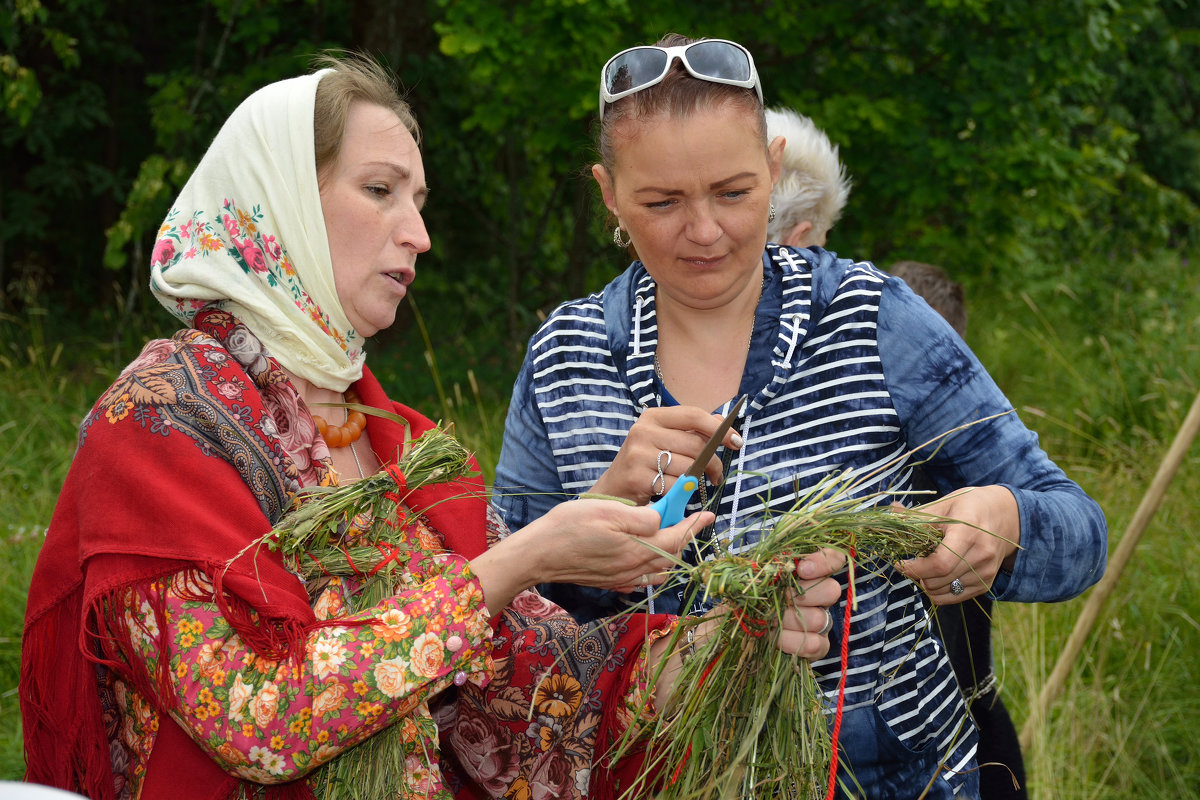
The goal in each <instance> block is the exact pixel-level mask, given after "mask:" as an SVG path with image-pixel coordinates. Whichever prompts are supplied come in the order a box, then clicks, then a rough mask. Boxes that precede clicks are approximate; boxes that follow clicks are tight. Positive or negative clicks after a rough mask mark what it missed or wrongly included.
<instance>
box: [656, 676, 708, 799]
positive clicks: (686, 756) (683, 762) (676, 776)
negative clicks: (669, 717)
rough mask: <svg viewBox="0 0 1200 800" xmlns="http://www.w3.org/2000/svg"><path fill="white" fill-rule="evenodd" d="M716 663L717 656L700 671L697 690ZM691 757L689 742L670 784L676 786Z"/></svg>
mask: <svg viewBox="0 0 1200 800" xmlns="http://www.w3.org/2000/svg"><path fill="white" fill-rule="evenodd" d="M716 665H717V659H716V658H713V660H712V661H710V662H708V666H707V667H705V668H704V672H702V673H700V680H698V681H696V690H697V691H699V689H700V687H701V686H703V685H704V682H705V681H706V680H708V676H709V673H711V672H712V670H713V667H715V666H716ZM691 757H692V745H691V743H690V742H689V743H688V746H687V750H684V751H683V759H682V760H681V761H680V762H679V766H677V767H675V771H674V772H672V773H671V782H670V783H668V784H667V785H668V786H674V785H675V784H676V782H677V781H678V780H679V773H681V772H683V768H684V767H685V766H687V762H688V759H689V758H691Z"/></svg>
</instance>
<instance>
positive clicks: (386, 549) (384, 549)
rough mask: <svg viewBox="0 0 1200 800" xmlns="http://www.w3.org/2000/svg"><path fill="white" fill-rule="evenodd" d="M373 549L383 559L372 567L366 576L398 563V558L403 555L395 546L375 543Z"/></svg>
mask: <svg viewBox="0 0 1200 800" xmlns="http://www.w3.org/2000/svg"><path fill="white" fill-rule="evenodd" d="M375 549H376V550H378V551H379V552H380V554H381V555H383V556H384V558H383V559H382V560H381V561H380V562H379V563H378V564H376V565H375V566H374V567H372V569H371V571H370V572H369V573H367V574H368V575H374V574H375V573H376V572H379V570H381V569H383V568H384V567H386V566H387V565H388V564H399V563H400V558H401V557H402V555H403V554H402V553H401V552H400V548H398V547H396V546H395V545H393V544H385V543H383V542H376V543H375Z"/></svg>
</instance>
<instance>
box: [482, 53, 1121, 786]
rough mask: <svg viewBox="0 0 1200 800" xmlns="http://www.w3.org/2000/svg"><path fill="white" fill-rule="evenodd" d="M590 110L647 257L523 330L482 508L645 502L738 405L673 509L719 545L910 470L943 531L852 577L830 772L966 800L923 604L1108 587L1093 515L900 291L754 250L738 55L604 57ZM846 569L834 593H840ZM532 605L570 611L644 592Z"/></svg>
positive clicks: (993, 391) (669, 603)
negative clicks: (927, 543) (685, 501)
mask: <svg viewBox="0 0 1200 800" xmlns="http://www.w3.org/2000/svg"><path fill="white" fill-rule="evenodd" d="M600 95H601V102H600V118H601V123H600V142H599V151H600V159H601V163H599V164H596V165H595V166H594V167H593V169H592V173H593V175H594V177H595V179H596V182H597V183H598V185H599V187H600V191H601V194H602V195H603V199H604V204H605V206H607V208H608V210H609V212H610V213H611V214H612V215H613V216H614V217H615V218H616V219H617V221H618V222H617V226H616V229H615V230H614V240H615V241H616V243H617V244H618V245H619V246H622V247H623V246H626V245H627V244H628V243H630V242H631V243H632V245H633V247H634V248H635V249H636V252H637V254H638V257H639V259H640V260H638V261H635V262H633V264H631V265H630V266H629V267H628V269H626V271H625V272H624V273H622V274H621V275H620V276H619V277H617V278H616V279H615V280H614V281H612V282H611V283H610V284H609V285H608V286H606V287H605V288H604V289H603V291H601V292H598V293H596V294H594V295H591V296H589V297H586V298H583V299H580V300H576V301H572V302H568V303H565V304H563V305H562V306H560V307H559V308H558V309H556V310H555V311H554V312H553V313H552V314H551V315H550V317H549V318H548V319H547V320H546V322H545V323H544V324H543V325H542V326H541V328H540V329H539V330H538V331H537V333H536V334H534V336H533V337H532V338H531V340H530V343H529V349H528V352H527V354H526V358H525V363H524V365H523V366H522V369H521V372H520V374H519V376H518V378H517V380H516V383H515V386H514V390H513V397H512V401H511V405H510V408H509V414H508V419H507V423H506V430H505V436H504V446H503V450H502V453H501V457H500V463H499V466H498V469H497V476H496V496H495V498H494V502H495V503H496V504H497V505H498V507H499V508H500V509H501V512H502V513H503V514H504V516H505V518H506V520H507V521H508V522H509V524H510V525H514V526H519V525H521V524H525V523H527V522H529V521H531V520H534V519H537V518H538V517H539V516H540V515H542V514H544V513H546V512H548V511H549V510H551V509H552V508H554V507H556V503H559V502H561V501H562V500H563V499H564V498H569V497H573V496H575V495H578V494H580V493H583V492H587V491H594V492H599V493H605V494H610V495H616V496H620V497H624V498H627V499H629V500H632V501H634V502H637V503H639V504H640V503H646V502H648V501H650V500H652V499H654V497H656V496H657V494H658V493H660V492H662V491H664V490H665V489H666V488H669V487H670V485H671V484H672V482H673V480H674V479H675V478H677V477H678V476H679V475H680V474H681V473H683V471H684V470H685V469H687V468H688V467H689V466H690V465H691V461H692V459H693V458H695V456H696V454H697V453H698V452H699V451H700V449H701V447H702V445H703V444H704V442H705V440H706V439H707V438H708V437H709V436H710V435H711V434H712V432H713V431H714V430H715V429H716V426H717V423H718V421H719V417H718V416H716V414H724V413H725V412H726V411H727V410H728V409H729V408H730V407H731V404H732V402H733V401H734V400H735V399H736V398H738V397H740V396H742V395H746V396H748V397H749V402H748V403H747V404H746V405H745V408H744V411H743V412H742V414H741V416H740V419H739V420H738V422H737V424H736V425H735V426H734V428H733V429H731V430H730V431H729V432H728V433H727V434H726V436H725V438H724V445H725V446H724V449H723V451H718V453H717V455H716V456H714V457H713V458H712V459H711V460H710V461H709V463H708V464H707V465H706V470H705V477H706V481H703V482H702V485H701V491H700V492H698V493H697V496H696V498H695V502H694V504H693V505H692V508H698V507H699V504H700V503H707V504H708V507H710V508H712V510H713V511H715V512H716V514H717V520H716V523H715V525H714V526H713V527H712V528H711V529H710V530H708V531H705V532H704V533H703V534H700V535H698V537H697V540H696V541H697V543H702V542H703V541H705V540H708V539H709V538H711V539H712V540H714V541H718V542H721V543H723V544H724V545H726V546H727V547H729V548H730V549H731V550H733V551H735V552H736V551H737V550H738V548H739V546H740V544H739V543H741V542H744V541H746V540H752V539H753V537H754V536H755V530H756V526H759V525H762V524H769V522H766V521H765V520H767V519H769V515H770V513H773V512H775V513H777V512H782V511H785V510H787V509H788V508H789V507H790V506H791V505H792V504H793V502H794V501H795V498H796V493H797V492H798V491H799V492H803V491H804V490H806V489H810V488H811V487H813V486H814V484H816V483H817V482H818V481H819V480H821V479H822V478H825V477H826V476H828V475H830V474H835V473H836V474H851V475H855V476H858V477H860V478H862V479H863V481H862V483H861V484H860V485H859V486H858V488H857V490H856V491H857V492H859V493H861V494H862V495H864V496H866V495H871V496H873V497H874V498H875V499H874V500H873V501H877V502H881V503H882V502H888V501H889V500H892V499H894V500H899V501H904V502H906V503H908V504H911V503H913V502H915V501H914V500H913V499H912V498H910V497H909V496H908V495H906V491H907V490H908V489H910V487H911V481H912V476H913V469H914V466H915V465H916V464H917V463H921V464H922V465H923V469H924V471H925V474H926V475H927V476H928V477H929V478H930V479H931V480H932V481H933V482H934V484H935V485H936V487H937V489H938V491H939V492H941V493H943V494H946V495H948V497H947V498H946V499H945V500H944V501H942V502H940V503H939V504H938V505H937V506H934V507H933V508H932V509H931V511H932V512H933V513H937V514H940V515H943V516H945V517H946V518H948V519H953V520H958V521H959V522H955V523H953V524H946V525H944V543H943V545H942V546H940V547H939V548H938V549H937V551H936V552H935V553H934V554H932V555H930V556H928V557H925V558H920V559H913V560H909V561H906V562H903V563H901V564H898V565H886V564H879V565H875V567H877V568H872V569H861V568H860V569H857V570H856V571H855V572H854V581H855V591H854V595H855V599H856V605H855V608H854V611H853V614H852V615H851V622H850V637H849V650H848V665H847V668H846V671H845V679H846V680H845V689H844V701H845V713H844V718H843V721H842V728H841V735H840V740H839V746H840V749H841V752H842V753H843V754H844V755H843V760H842V761H841V765H842V766H843V767H844V768H845V769H844V771H842V772H841V774H840V775H839V779H840V784H841V786H842V787H843V790H844V791H845V792H846V793H847V794H849V795H852V796H854V797H860V796H861V797H867V798H917V797H918V796H921V797H929V798H948V797H954V796H957V797H971V796H974V795H975V794H977V791H978V786H977V778H976V775H975V769H974V767H975V761H974V759H973V753H974V749H975V737H974V733H973V730H972V728H971V725H970V722H969V720H968V717H967V713H966V709H965V706H964V703H963V700H962V697H961V696H960V694H959V691H958V688H957V686H956V684H955V681H954V675H953V673H952V671H951V668H950V665H949V663H948V661H947V659H946V657H945V654H944V653H943V652H942V649H941V647H940V645H939V644H938V643H937V642H936V641H935V640H934V639H933V638H932V637H931V636H930V633H929V625H928V618H927V616H926V612H925V611H924V609H923V606H922V603H921V599H920V597H919V595H918V592H919V591H921V590H922V589H923V590H924V591H925V592H926V593H927V594H928V595H929V597H930V598H931V599H932V601H933V602H934V603H935V604H947V603H960V602H963V601H966V600H970V599H972V598H974V597H977V596H980V595H982V594H984V593H985V592H990V593H991V594H992V595H993V596H995V597H997V598H999V599H1003V600H1020V601H1053V600H1061V599H1065V598H1068V597H1071V596H1073V595H1075V594H1077V593H1079V592H1081V591H1083V590H1084V589H1085V588H1087V587H1088V586H1089V585H1091V584H1092V583H1094V582H1095V581H1096V580H1098V579H1099V578H1100V576H1101V574H1102V572H1103V568H1104V559H1105V554H1106V524H1105V521H1104V517H1103V514H1102V513H1101V511H1100V509H1099V507H1098V506H1097V505H1096V503H1095V502H1094V501H1092V500H1091V499H1090V498H1089V497H1088V496H1087V495H1086V494H1085V493H1084V492H1083V491H1082V490H1081V489H1080V488H1079V486H1077V485H1076V484H1075V483H1073V482H1072V481H1071V480H1069V479H1068V478H1067V476H1066V475H1065V474H1063V472H1062V470H1060V469H1059V468H1058V467H1057V466H1055V465H1054V464H1053V463H1052V462H1051V461H1050V459H1049V458H1048V457H1047V456H1046V454H1045V453H1044V452H1042V451H1041V450H1040V449H1039V448H1038V445H1037V438H1036V436H1035V435H1034V434H1033V433H1031V432H1030V431H1029V430H1028V429H1026V428H1025V427H1024V426H1023V425H1022V423H1021V422H1020V420H1019V419H1018V418H1017V416H1016V414H1015V413H1012V408H1011V406H1010V405H1009V403H1008V402H1007V400H1006V399H1005V398H1004V396H1003V394H1002V393H1001V392H1000V390H999V389H998V388H997V387H996V385H995V384H994V382H993V381H992V380H991V379H990V377H989V376H988V375H987V373H986V371H985V370H984V369H983V367H982V366H981V365H980V364H979V362H978V361H977V360H976V359H975V357H974V356H973V355H972V354H971V352H970V351H969V350H968V349H967V348H966V346H965V345H964V343H963V342H962V340H961V339H960V338H959V337H958V336H957V335H955V334H954V332H953V331H952V330H951V329H950V327H949V326H948V325H947V324H946V323H945V321H944V320H942V319H941V318H940V317H939V316H938V315H937V314H936V313H935V312H933V311H932V310H931V309H929V307H928V306H926V305H925V304H924V303H922V302H921V301H920V300H918V299H917V298H916V297H915V296H914V295H913V294H912V293H911V292H910V291H909V290H908V289H907V288H906V287H905V285H904V284H903V282H902V281H899V280H897V279H894V278H889V277H888V276H887V275H885V274H883V273H882V272H880V271H878V270H876V269H875V268H874V267H873V266H872V265H870V264H868V263H865V262H852V261H849V260H846V259H839V258H837V257H836V256H834V255H833V254H832V253H828V252H826V251H824V250H821V249H806V250H801V249H793V248H789V247H783V246H778V245H775V244H770V243H768V242H767V234H766V231H767V224H768V220H769V219H770V218H771V215H772V209H771V206H770V193H771V188H772V186H773V185H774V183H775V182H776V180H777V179H778V176H779V171H780V157H781V152H782V149H783V147H784V140H783V139H781V138H776V139H775V140H773V141H767V138H766V128H765V124H764V120H763V103H762V88H761V85H760V83H759V80H758V75H757V73H756V71H755V68H754V62H753V59H752V58H751V56H750V54H749V52H747V51H746V50H745V48H743V47H741V46H740V45H738V44H736V43H733V42H728V41H724V40H693V39H688V38H685V37H681V36H675V35H672V36H668V37H666V38H665V39H663V40H662V41H660V42H659V43H658V44H657V45H655V46H652V47H636V48H631V49H630V50H626V51H622V52H621V53H618V54H617V55H616V56H614V57H613V58H612V59H611V60H610V61H609V62H608V63H607V64H606V65H605V66H604V69H603V71H602V73H601V89H600ZM1004 412H1009V413H1004ZM968 423H977V424H974V425H972V426H971V427H968V428H966V429H965V430H961V431H959V432H957V433H955V434H953V435H951V436H949V437H947V438H945V439H944V441H942V442H941V443H940V446H939V447H926V448H925V449H922V450H919V451H918V448H921V447H922V446H923V445H925V444H926V443H927V442H929V441H931V440H933V439H935V438H936V437H938V436H939V435H941V434H945V433H947V432H949V431H951V430H954V429H956V428H959V427H960V426H964V425H967V424H968ZM722 478H724V483H720V481H721V479H722ZM877 495H882V496H877ZM697 552H698V550H697V547H696V546H691V547H689V549H688V551H687V556H686V557H687V558H689V559H695V558H697V557H703V556H698V555H697ZM848 574H849V573H848V572H846V571H844V572H842V573H840V574H839V575H838V576H837V577H838V580H839V583H840V584H841V585H842V587H843V590H845V588H846V585H847V581H848V580H849V578H848ZM918 584H919V586H920V588H918ZM544 588H545V589H546V591H547V592H548V593H549V596H550V597H551V598H552V599H554V600H556V601H557V602H559V603H560V604H561V605H563V606H564V607H566V608H567V609H568V610H570V611H572V613H574V614H575V615H576V617H578V618H580V619H592V618H595V617H598V616H602V615H604V614H607V613H611V611H612V610H614V609H617V608H621V607H622V606H623V605H624V604H625V603H628V602H630V601H631V600H632V599H636V597H638V596H644V595H639V594H635V595H633V596H632V597H631V596H623V595H620V594H619V593H613V592H599V591H594V590H590V589H587V588H581V587H574V586H553V587H544ZM684 597H685V594H684V588H683V587H667V588H666V589H665V590H659V591H657V592H656V593H655V594H654V597H653V599H654V602H655V604H656V606H657V608H659V610H670V611H679V612H681V613H698V612H701V611H703V610H704V608H705V606H704V604H703V603H702V602H698V603H697V604H696V605H695V606H693V607H683V605H682V604H683V602H684ZM844 604H845V595H843V599H842V601H841V603H840V604H839V608H838V609H837V610H836V613H835V617H836V618H837V619H836V621H835V624H834V626H833V633H832V634H831V643H832V648H831V651H830V655H827V656H825V657H822V658H818V659H813V660H812V661H811V663H812V666H813V669H814V671H815V672H816V674H817V677H818V681H819V683H820V685H821V687H822V688H823V690H824V691H825V693H826V698H827V700H828V701H829V702H830V703H832V702H833V701H834V700H835V699H836V698H837V695H838V684H839V678H840V677H841V675H842V665H841V663H840V659H839V658H838V657H837V654H838V652H839V648H840V646H841V638H842V637H841V630H842V626H843V621H844V620H843V611H844V610H845V608H844ZM926 792H927V793H926Z"/></svg>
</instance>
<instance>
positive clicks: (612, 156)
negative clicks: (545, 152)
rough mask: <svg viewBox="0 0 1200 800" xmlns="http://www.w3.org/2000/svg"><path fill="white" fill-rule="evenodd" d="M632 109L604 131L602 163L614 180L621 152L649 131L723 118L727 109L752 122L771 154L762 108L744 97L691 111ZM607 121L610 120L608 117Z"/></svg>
mask: <svg viewBox="0 0 1200 800" xmlns="http://www.w3.org/2000/svg"><path fill="white" fill-rule="evenodd" d="M633 96H634V97H636V96H637V95H633ZM626 99H627V100H628V99H629V98H626ZM629 108H630V110H628V111H627V113H624V114H614V115H613V116H614V117H615V119H613V121H612V122H611V123H609V122H606V123H605V124H604V127H603V129H602V131H601V134H602V139H601V148H600V150H601V153H600V155H601V159H602V161H603V162H604V166H605V167H607V168H608V171H609V173H610V174H611V175H612V176H613V178H614V180H615V177H616V172H617V170H616V166H617V162H618V161H620V155H621V151H622V150H623V149H625V148H626V147H628V146H629V145H630V144H632V143H633V142H635V141H637V140H638V139H640V138H641V137H642V136H643V135H644V134H645V132H646V131H647V130H648V129H649V128H651V127H654V126H657V125H659V124H664V123H665V124H668V125H670V124H677V123H682V122H684V121H687V120H690V119H692V118H693V117H696V116H699V115H702V114H705V113H709V112H712V113H713V114H719V113H721V112H723V111H725V110H726V109H731V110H737V111H741V112H742V113H741V114H738V117H739V118H742V119H746V120H750V121H752V123H753V127H754V131H753V132H752V133H751V134H750V135H752V136H754V137H755V138H756V139H757V140H758V141H759V142H760V143H761V145H762V148H763V153H764V155H765V154H766V153H767V145H768V143H767V122H766V118H765V116H764V114H763V110H762V107H761V106H758V105H757V104H755V103H751V102H749V101H747V100H745V99H743V98H740V97H733V98H727V99H726V100H724V101H722V102H720V103H715V104H710V103H703V104H702V103H699V102H698V103H696V104H694V105H692V106H691V107H688V108H656V109H654V110H651V111H647V112H645V113H639V111H638V110H637V108H636V107H634V106H632V105H631V106H630V107H629ZM623 110H624V109H623ZM605 119H606V120H607V119H608V116H607V115H606V116H605ZM605 140H607V141H605Z"/></svg>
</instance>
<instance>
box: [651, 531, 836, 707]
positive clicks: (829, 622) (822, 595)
mask: <svg viewBox="0 0 1200 800" xmlns="http://www.w3.org/2000/svg"><path fill="white" fill-rule="evenodd" d="M845 566H846V554H845V553H843V552H841V551H840V550H834V549H832V548H826V549H823V550H818V551H817V552H815V553H812V554H810V555H807V556H805V557H804V558H802V559H800V561H799V562H798V564H797V569H798V573H799V576H800V578H801V579H802V580H801V586H802V587H803V589H804V593H803V594H802V595H797V596H795V597H793V598H792V603H791V606H790V607H789V608H788V610H787V611H786V612H785V613H784V615H783V619H782V620H781V621H780V625H779V629H778V631H777V632H776V638H775V645H776V646H777V647H778V648H779V649H780V650H782V651H784V652H785V653H790V654H791V655H795V656H800V657H801V658H805V659H809V660H812V659H814V658H822V657H823V656H824V655H825V654H826V653H828V652H829V632H830V630H832V628H833V615H832V613H831V612H830V610H829V609H830V608H831V607H832V606H834V605H836V604H837V602H838V601H839V600H841V597H842V587H841V584H839V583H838V582H837V580H835V579H834V578H833V577H832V576H833V575H834V574H836V573H838V572H840V571H841V570H842V569H844V568H845ZM728 613H730V612H729V608H728V606H718V607H717V608H715V609H713V610H712V611H710V612H709V613H708V614H707V615H705V616H706V618H705V619H704V621H702V622H700V623H699V624H697V625H696V627H695V629H694V633H693V636H694V637H695V642H696V643H697V644H699V643H702V642H704V641H705V640H707V639H708V637H710V636H713V635H715V634H716V633H717V631H718V630H719V627H720V626H719V624H718V619H717V618H718V617H719V616H720V615H722V614H728ZM670 641H671V640H670V637H668V638H666V639H661V640H659V641H657V642H655V643H654V644H653V645H651V650H650V656H649V663H650V674H651V675H655V674H657V675H658V676H659V677H658V682H657V683H656V684H655V691H654V696H655V705H657V706H658V707H659V708H666V707H667V704H668V703H669V702H670V700H671V696H672V695H673V694H674V691H675V679H676V678H677V677H678V675H679V672H680V670H681V669H682V668H683V658H684V653H683V652H681V651H680V650H679V649H678V647H677V648H676V650H675V651H674V652H668V648H669V647H670ZM662 658H667V659H668V660H667V663H666V665H665V666H664V668H663V669H662V670H661V671H659V670H658V664H659V661H660V659H662Z"/></svg>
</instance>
